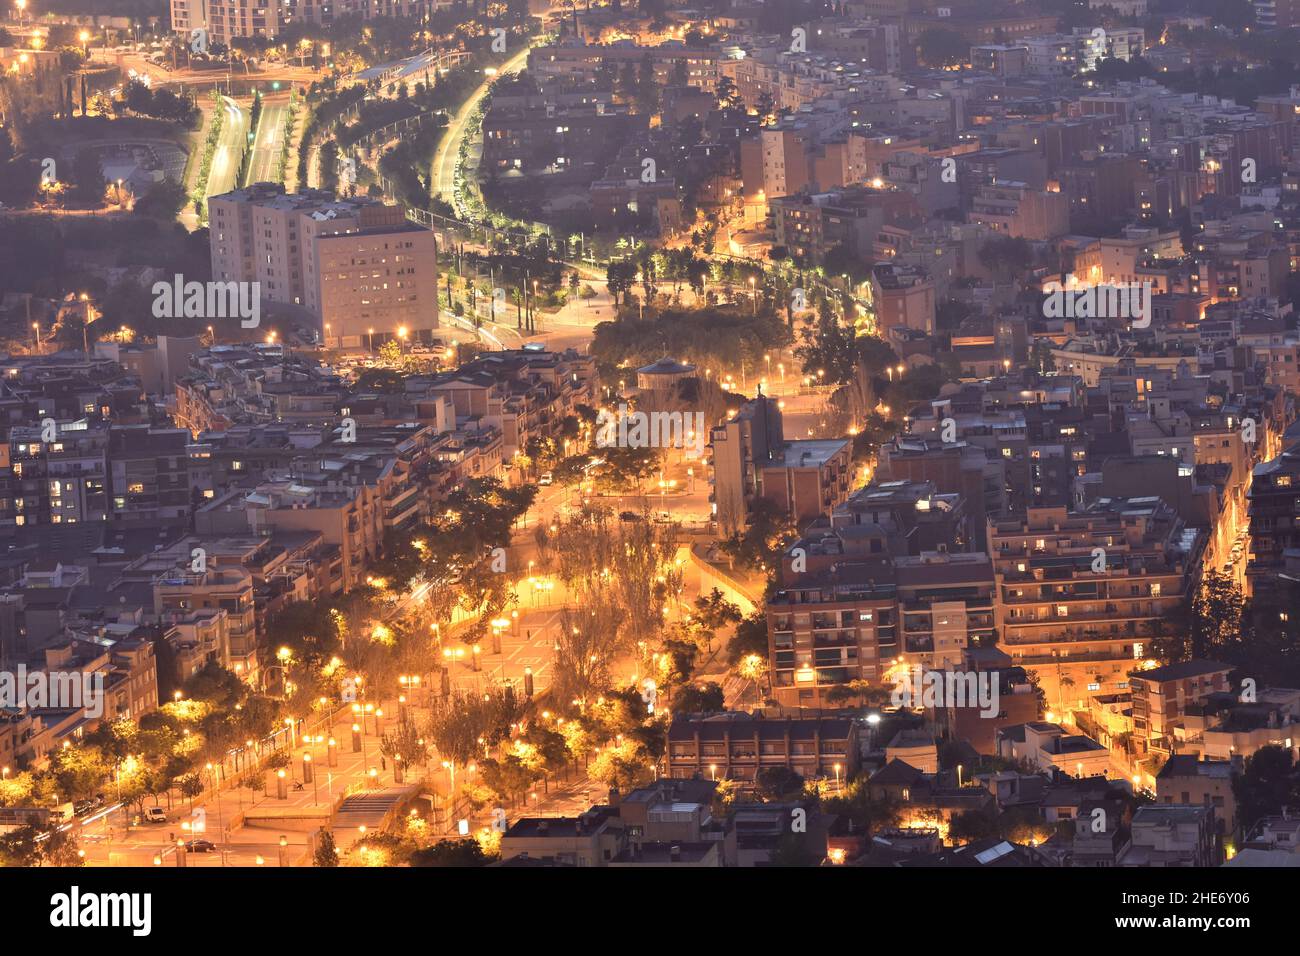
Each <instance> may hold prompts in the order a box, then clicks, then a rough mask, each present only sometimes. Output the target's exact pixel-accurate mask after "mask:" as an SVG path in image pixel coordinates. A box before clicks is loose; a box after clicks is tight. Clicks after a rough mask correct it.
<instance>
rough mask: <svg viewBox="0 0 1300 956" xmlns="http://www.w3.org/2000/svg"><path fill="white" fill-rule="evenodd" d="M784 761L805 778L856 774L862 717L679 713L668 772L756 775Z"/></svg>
mask: <svg viewBox="0 0 1300 956" xmlns="http://www.w3.org/2000/svg"><path fill="white" fill-rule="evenodd" d="M772 767H783V768H785V769H787V770H793V771H794V772H795V773H797V774H799V775H800V776H801V777H803V778H804V779H805V780H812V779H815V778H818V777H834V776H835V775H836V774H837V773H839V774H842V775H844V777H845V778H849V777H852V776H853V774H854V773H856V772H857V768H858V730H857V723H856V722H855V721H853V720H852V719H850V718H847V717H762V716H754V715H751V714H747V713H735V712H723V713H718V714H675V715H674V716H673V722H672V725H671V726H670V727H669V728H668V747H667V750H666V751H665V753H664V776H666V777H673V778H690V777H695V776H699V777H704V778H706V779H708V780H744V781H752V780H754V779H755V777H756V775H757V774H758V772H759V771H760V770H765V769H768V768H772Z"/></svg>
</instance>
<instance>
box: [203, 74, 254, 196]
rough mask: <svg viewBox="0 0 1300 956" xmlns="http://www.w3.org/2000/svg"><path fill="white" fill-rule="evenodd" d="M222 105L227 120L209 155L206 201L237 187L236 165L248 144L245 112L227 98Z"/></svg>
mask: <svg viewBox="0 0 1300 956" xmlns="http://www.w3.org/2000/svg"><path fill="white" fill-rule="evenodd" d="M221 102H222V108H223V109H225V111H226V119H225V123H224V125H223V126H222V127H221V138H220V139H218V140H217V148H216V151H215V152H214V153H213V154H212V168H211V169H210V170H209V171H208V186H207V190H206V193H205V195H204V199H205V200H206V199H211V198H212V197H213V196H220V195H221V194H222V193H228V192H230V191H231V190H232V189H235V188H237V187H238V186H239V183H238V182H237V180H238V178H239V163H240V161H241V160H242V159H243V158H244V146H245V145H246V143H247V142H248V113H247V112H245V111H244V110H242V109H240V107H239V104H238V103H236V102H235V101H234V100H232V99H231V98H230V97H228V96H223V97H221Z"/></svg>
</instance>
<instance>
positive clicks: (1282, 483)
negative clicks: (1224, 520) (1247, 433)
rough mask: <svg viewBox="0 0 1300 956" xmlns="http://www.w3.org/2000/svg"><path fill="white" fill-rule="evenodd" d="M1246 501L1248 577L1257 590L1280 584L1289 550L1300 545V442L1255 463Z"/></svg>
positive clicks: (1251, 585)
mask: <svg viewBox="0 0 1300 956" xmlns="http://www.w3.org/2000/svg"><path fill="white" fill-rule="evenodd" d="M1246 500H1247V502H1248V505H1247V513H1248V515H1249V518H1250V563H1249V564H1248V565H1247V566H1246V580H1247V582H1248V583H1249V585H1250V588H1251V591H1252V593H1255V592H1260V591H1267V590H1270V589H1273V588H1275V587H1276V585H1277V580H1278V573H1279V572H1280V571H1281V570H1283V569H1284V568H1286V566H1287V552H1288V551H1290V550H1292V549H1295V548H1297V547H1300V445H1293V446H1292V447H1290V448H1288V449H1287V450H1286V451H1284V452H1282V453H1281V454H1280V455H1278V456H1277V457H1276V458H1272V459H1270V460H1268V461H1265V462H1261V463H1260V464H1258V465H1256V466H1255V468H1254V471H1253V472H1252V475H1251V482H1250V490H1249V491H1248V492H1247V493H1246Z"/></svg>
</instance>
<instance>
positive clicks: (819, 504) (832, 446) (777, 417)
mask: <svg viewBox="0 0 1300 956" xmlns="http://www.w3.org/2000/svg"><path fill="white" fill-rule="evenodd" d="M709 442H710V445H711V447H712V451H713V454H712V456H711V464H712V481H713V495H712V500H713V511H714V514H715V515H716V517H717V520H718V522H719V525H720V526H721V527H723V528H730V529H737V528H742V527H744V526H745V524H746V523H747V515H748V513H749V508H750V507H751V505H752V503H753V501H754V500H756V499H758V498H765V499H767V500H768V501H771V502H772V503H773V504H775V505H776V506H777V508H778V509H779V510H780V511H781V512H782V513H784V514H787V515H790V516H791V517H792V518H794V519H795V520H796V521H797V522H799V523H803V522H805V521H809V520H811V519H813V518H817V517H819V516H823V515H827V516H828V515H829V514H830V512H831V511H832V509H834V507H835V506H836V505H838V504H839V503H840V502H842V501H843V500H844V499H845V498H846V497H848V492H849V483H850V480H851V478H852V469H851V464H852V444H851V442H850V440H849V439H822V440H814V439H794V440H789V441H787V440H786V439H785V437H784V434H783V431H782V425H781V412H780V410H779V409H778V408H777V403H776V402H774V401H772V400H771V399H770V398H768V397H767V396H765V395H761V394H760V395H759V396H758V397H756V398H754V399H752V400H751V401H749V402H746V403H745V404H744V405H743V406H742V407H741V408H740V410H739V411H738V412H737V413H736V414H734V415H732V416H731V417H730V418H729V419H728V420H727V421H725V422H723V423H722V424H721V425H716V426H714V427H713V428H712V429H711V431H710V433H709Z"/></svg>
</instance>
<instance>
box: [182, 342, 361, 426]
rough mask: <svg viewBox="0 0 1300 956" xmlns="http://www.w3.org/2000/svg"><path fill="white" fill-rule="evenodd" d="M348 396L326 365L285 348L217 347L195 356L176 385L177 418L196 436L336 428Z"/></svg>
mask: <svg viewBox="0 0 1300 956" xmlns="http://www.w3.org/2000/svg"><path fill="white" fill-rule="evenodd" d="M349 395H350V390H349V389H348V387H347V385H346V383H344V382H343V380H342V379H341V378H340V377H339V375H338V374H337V373H336V372H335V371H334V370H333V369H331V368H329V367H328V366H326V365H322V364H321V363H319V362H317V361H316V360H314V359H312V358H310V357H309V356H305V355H301V354H297V353H292V352H287V351H286V350H285V349H284V348H283V347H282V346H279V345H267V344H263V343H251V344H248V345H214V346H212V347H211V348H207V349H202V350H200V351H197V352H195V353H194V354H193V355H192V356H191V357H190V368H189V369H188V371H187V372H186V374H184V375H182V376H181V377H180V378H179V379H178V380H177V382H176V410H175V413H174V415H173V420H174V421H175V422H176V424H177V425H178V426H180V427H182V428H187V429H189V430H190V432H191V434H193V435H194V436H195V437H196V438H197V437H198V436H199V435H200V434H202V433H203V432H221V431H226V430H227V429H230V428H232V427H235V426H237V425H264V424H270V423H272V422H281V423H285V424H288V425H290V426H302V427H312V426H317V427H321V426H327V425H334V424H336V423H337V422H338V419H339V409H340V408H341V407H342V406H343V403H344V399H345V398H346V397H347V396H349Z"/></svg>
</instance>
